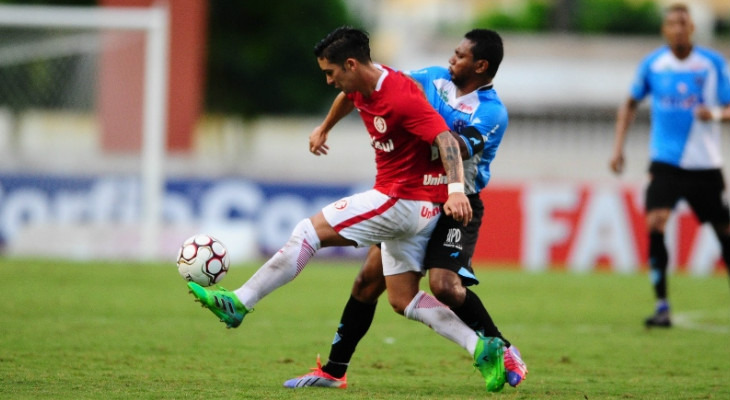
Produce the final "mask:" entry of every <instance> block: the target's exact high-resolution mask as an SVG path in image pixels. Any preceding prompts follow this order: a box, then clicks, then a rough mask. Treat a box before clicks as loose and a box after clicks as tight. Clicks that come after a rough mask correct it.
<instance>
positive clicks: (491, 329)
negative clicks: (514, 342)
mask: <svg viewBox="0 0 730 400" xmlns="http://www.w3.org/2000/svg"><path fill="white" fill-rule="evenodd" d="M452 311H453V312H454V313H455V314H456V315H457V316H458V317H459V318H461V320H462V321H464V323H465V324H467V325H468V326H469V327H470V328H472V329H474V330H475V331H479V332H482V333H483V334H484V336H489V337H498V338H500V339H502V340H503V341H504V343H505V345H506V346H507V347H509V346H510V343H509V341H507V339H505V338H504V337H503V336H502V333H500V332H499V329H497V326H496V325H495V324H494V321H492V317H491V316H490V315H489V312H487V309H486V308H485V307H484V304H483V303H482V301H481V299H479V296H477V295H476V293H474V292H472V291H471V290H469V289H468V288H467V289H466V298H464V304H462V305H461V307H459V308H453V309H452Z"/></svg>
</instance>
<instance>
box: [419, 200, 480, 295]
mask: <svg viewBox="0 0 730 400" xmlns="http://www.w3.org/2000/svg"><path fill="white" fill-rule="evenodd" d="M468 197H469V203H470V204H471V209H472V212H473V216H472V219H471V221H469V224H468V225H467V226H464V224H463V223H461V222H458V221H455V220H454V219H453V218H451V217H450V216H447V215H445V214H442V215H441V217H439V220H438V223H437V224H436V228H435V229H434V230H433V233H432V234H431V239H430V240H429V241H428V247H427V248H426V258H425V261H424V267H425V268H426V269H427V270H428V269H431V268H445V269H449V270H451V271H454V272H456V273H457V274H459V276H460V277H461V282H462V284H463V285H464V286H470V285H476V284H478V283H479V280H477V278H476V276H474V270H473V269H472V268H471V258H472V256H473V255H474V248H475V247H476V244H477V237H478V236H479V227H480V226H481V225H482V216H483V215H484V204H483V203H482V199H481V198H480V197H479V194H478V193H477V194H472V195H469V196H468Z"/></svg>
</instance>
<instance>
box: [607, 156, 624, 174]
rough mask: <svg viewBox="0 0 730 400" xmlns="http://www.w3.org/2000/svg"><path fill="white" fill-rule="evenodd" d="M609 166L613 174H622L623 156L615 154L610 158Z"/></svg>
mask: <svg viewBox="0 0 730 400" xmlns="http://www.w3.org/2000/svg"><path fill="white" fill-rule="evenodd" d="M609 166H610V167H611V171H613V173H614V174H620V173H622V172H624V155H623V154H616V155H614V156H613V157H612V158H611V161H610V164H609Z"/></svg>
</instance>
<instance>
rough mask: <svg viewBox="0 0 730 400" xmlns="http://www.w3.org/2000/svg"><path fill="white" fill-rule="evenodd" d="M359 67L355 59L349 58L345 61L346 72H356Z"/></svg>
mask: <svg viewBox="0 0 730 400" xmlns="http://www.w3.org/2000/svg"><path fill="white" fill-rule="evenodd" d="M356 67H357V60H355V59H354V58H348V59H347V60H345V70H350V71H354V70H355V68H356Z"/></svg>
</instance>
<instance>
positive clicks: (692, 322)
mask: <svg viewBox="0 0 730 400" xmlns="http://www.w3.org/2000/svg"><path fill="white" fill-rule="evenodd" d="M722 313H727V311H726V310H724V311H722ZM718 314H719V312H707V311H686V312H681V313H674V315H672V325H674V326H677V327H680V328H685V329H692V330H695V331H701V332H709V333H721V334H727V333H730V325H717V324H708V323H704V322H701V321H702V320H703V319H705V318H706V317H708V316H716V315H718ZM728 322H730V319H729V320H728Z"/></svg>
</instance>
